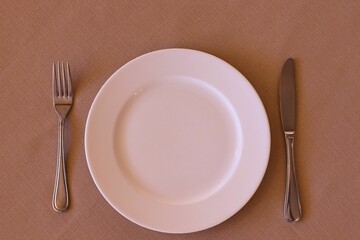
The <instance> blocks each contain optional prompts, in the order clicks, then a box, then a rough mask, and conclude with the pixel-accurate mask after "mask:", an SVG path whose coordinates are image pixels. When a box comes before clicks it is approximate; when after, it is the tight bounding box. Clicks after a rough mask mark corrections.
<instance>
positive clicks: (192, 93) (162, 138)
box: [114, 76, 242, 204]
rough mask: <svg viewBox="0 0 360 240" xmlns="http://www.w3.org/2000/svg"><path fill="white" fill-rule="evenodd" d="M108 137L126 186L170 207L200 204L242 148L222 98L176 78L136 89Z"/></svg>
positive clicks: (205, 87)
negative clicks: (172, 205) (126, 182)
mask: <svg viewBox="0 0 360 240" xmlns="http://www.w3.org/2000/svg"><path fill="white" fill-rule="evenodd" d="M114 137H115V141H114V143H115V145H114V150H115V153H116V156H117V160H118V164H119V167H120V169H121V171H123V173H124V174H125V175H126V177H127V179H128V180H129V181H130V182H131V184H133V185H134V186H135V187H136V188H137V189H138V190H140V191H142V192H143V193H145V194H146V195H147V196H151V197H155V198H157V199H158V200H159V201H163V202H167V203H171V204H188V203H191V202H196V201H200V200H201V199H204V198H206V197H207V196H209V195H211V194H213V193H215V192H216V191H217V190H218V189H220V188H221V186H223V184H225V183H226V181H227V180H228V179H229V178H230V176H231V175H232V173H233V170H234V169H235V168H236V166H237V163H238V159H239V158H240V156H239V155H240V152H241V144H242V138H241V129H240V125H239V122H238V119H237V116H236V114H235V112H234V110H233V108H232V106H231V105H230V103H229V102H228V101H227V100H226V99H225V97H224V96H223V95H222V94H221V93H219V92H218V91H217V90H216V89H214V88H213V87H211V86H210V85H208V84H207V83H204V82H202V81H200V80H198V79H194V78H188V77H180V76H173V77H167V78H166V79H159V81H155V82H152V84H151V85H150V86H146V87H144V88H141V89H138V91H136V92H135V93H134V94H133V96H132V97H131V99H130V100H129V101H128V102H127V103H126V104H125V106H124V107H123V109H122V111H121V113H120V115H119V117H118V120H117V126H116V131H115V136H114Z"/></svg>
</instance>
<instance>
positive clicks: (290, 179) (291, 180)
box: [280, 58, 302, 222]
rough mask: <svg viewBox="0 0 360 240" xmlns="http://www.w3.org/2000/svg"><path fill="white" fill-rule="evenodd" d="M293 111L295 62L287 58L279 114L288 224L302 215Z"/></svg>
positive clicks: (281, 83)
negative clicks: (282, 134) (284, 167)
mask: <svg viewBox="0 0 360 240" xmlns="http://www.w3.org/2000/svg"><path fill="white" fill-rule="evenodd" d="M295 110H296V109H295V62H294V59H292V58H289V59H287V60H286V61H285V63H284V66H283V68H282V72H281V79H280V113H281V123H282V127H283V131H284V135H285V143H286V184H285V197H284V218H285V219H286V220H287V221H288V222H298V221H300V219H301V215H302V212H301V204H300V197H299V190H298V184H297V180H296V172H295V154H294V143H295Z"/></svg>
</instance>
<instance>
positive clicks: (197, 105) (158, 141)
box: [85, 49, 270, 233]
mask: <svg viewBox="0 0 360 240" xmlns="http://www.w3.org/2000/svg"><path fill="white" fill-rule="evenodd" d="M85 151H86V157H87V162H88V166H89V169H90V172H91V175H92V177H93V179H94V181H95V184H96V186H97V187H98V189H99V190H100V192H101V193H102V195H103V196H104V197H105V199H106V200H107V201H108V202H109V203H110V205H111V206H112V207H113V208H114V209H116V210H117V211H118V212H119V213H121V214H122V215H123V216H125V217H126V218H128V219H129V220H131V221H133V222H135V223H137V224H139V225H141V226H143V227H146V228H149V229H153V230H156V231H161V232H169V233H187V232H194V231H199V230H203V229H206V228H209V227H212V226H214V225H217V224H219V223H221V222H223V221H224V220H226V219H228V218H229V217H231V216H232V215H233V214H235V213H236V212H237V211H238V210H240V209H241V208H242V207H243V206H244V205H245V204H246V202H247V201H249V199H250V198H251V196H252V195H253V194H254V192H255V191H256V189H257V188H258V186H259V184H260V182H261V180H262V178H263V176H264V173H265V170H266V167H267V163H268V158H269V152H270V131H269V123H268V119H267V116H266V112H265V110H264V107H263V104H262V102H261V100H260V98H259V96H258V95H257V94H256V92H255V90H254V88H253V87H252V86H251V84H250V83H249V82H248V81H247V80H246V79H245V77H244V76H243V75H241V74H240V73H239V72H238V71H237V70H236V69H235V68H233V67H232V66H230V65H229V64H228V63H226V62H224V61H222V60H221V59H219V58H217V57H214V56H212V55H209V54H206V53H203V52H199V51H194V50H188V49H165V50H160V51H155V52H151V53H148V54H145V55H143V56H140V57H138V58H136V59H134V60H132V61H131V62H129V63H128V64H126V65H125V66H123V67H121V68H120V69H119V70H118V71H116V72H115V73H114V74H113V75H112V76H111V77H110V78H109V80H108V81H107V82H106V83H105V84H104V86H103V87H102V88H101V90H100V91H99V93H98V94H97V96H96V98H95V100H94V102H93V104H92V106H91V109H90V112H89V116H88V119H87V123H86V131H85Z"/></svg>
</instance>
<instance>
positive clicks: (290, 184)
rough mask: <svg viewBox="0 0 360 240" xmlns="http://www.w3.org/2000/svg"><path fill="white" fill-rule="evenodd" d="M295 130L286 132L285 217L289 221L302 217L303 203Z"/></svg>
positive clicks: (295, 220)
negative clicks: (301, 203)
mask: <svg viewBox="0 0 360 240" xmlns="http://www.w3.org/2000/svg"><path fill="white" fill-rule="evenodd" d="M294 141H295V133H294V132H285V142H286V162H287V163H286V184H285V201H284V218H285V219H286V220H287V221H288V222H298V221H300V219H301V205H300V197H299V190H298V185H297V181H296V173H295V156H294Z"/></svg>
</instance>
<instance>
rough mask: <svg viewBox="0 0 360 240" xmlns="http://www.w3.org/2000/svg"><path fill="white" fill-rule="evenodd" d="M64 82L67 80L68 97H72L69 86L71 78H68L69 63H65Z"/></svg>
mask: <svg viewBox="0 0 360 240" xmlns="http://www.w3.org/2000/svg"><path fill="white" fill-rule="evenodd" d="M66 80H67V86H68V89H67V91H68V95H67V96H68V97H72V86H71V76H70V66H69V63H68V62H66Z"/></svg>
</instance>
